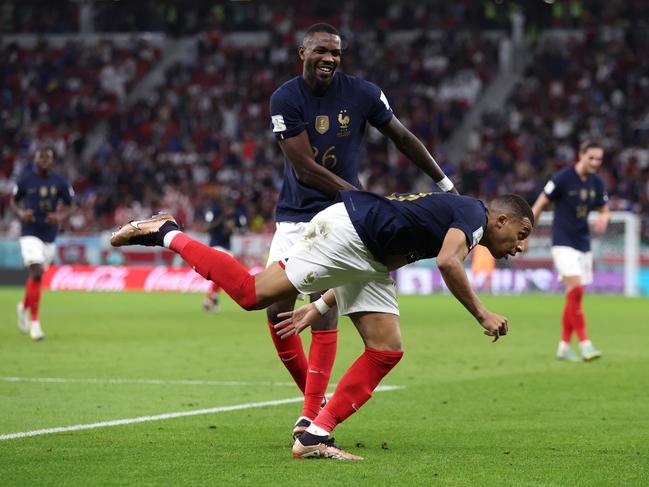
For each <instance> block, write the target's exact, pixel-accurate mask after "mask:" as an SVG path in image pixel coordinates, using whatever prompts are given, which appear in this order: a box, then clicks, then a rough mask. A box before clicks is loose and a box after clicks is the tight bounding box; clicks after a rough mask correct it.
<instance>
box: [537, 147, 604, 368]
mask: <svg viewBox="0 0 649 487" xmlns="http://www.w3.org/2000/svg"><path fill="white" fill-rule="evenodd" d="M603 159H604V149H603V148H602V146H601V145H600V144H599V143H598V142H595V141H585V142H583V143H582V144H581V146H580V147H579V160H578V161H577V163H576V164H574V166H572V167H566V168H564V169H562V170H560V171H559V172H557V173H556V174H555V175H554V176H553V177H552V178H551V179H550V181H548V183H547V184H546V185H545V187H544V188H543V192H542V193H541V194H540V195H539V196H538V198H537V200H536V202H535V203H534V205H533V206H532V210H533V211H534V216H535V218H537V219H538V218H539V216H540V214H541V211H543V208H545V207H546V206H547V205H548V204H549V203H550V202H553V203H554V220H553V222H552V259H553V261H554V265H555V267H556V269H557V272H558V273H559V279H561V280H563V283H564V285H565V293H566V304H565V308H564V310H563V318H562V323H563V331H562V334H561V341H560V342H559V348H558V350H557V358H558V359H559V360H570V361H577V360H579V356H578V355H577V354H576V353H575V352H574V351H573V350H572V349H571V348H570V341H571V339H572V334H573V332H574V333H576V334H577V338H578V339H579V347H580V349H581V356H582V358H583V359H584V360H586V361H589V360H593V359H596V358H598V357H600V356H601V355H602V354H601V352H600V351H599V350H597V349H596V348H595V347H594V346H593V344H592V343H591V341H590V340H589V339H588V334H587V333H586V320H585V318H584V311H583V309H582V305H581V301H582V297H583V295H584V286H586V285H588V284H590V283H591V282H592V281H593V255H592V253H591V249H590V230H589V228H588V214H589V213H590V211H591V210H597V211H599V213H600V215H599V218H598V219H597V221H596V222H595V226H594V230H595V232H596V233H600V234H601V233H604V232H605V231H606V227H607V226H608V220H609V210H608V205H607V201H608V195H607V193H606V188H605V186H604V182H603V181H602V179H601V178H600V177H599V176H597V174H596V173H597V170H598V169H599V168H600V166H601V165H602V161H603Z"/></svg>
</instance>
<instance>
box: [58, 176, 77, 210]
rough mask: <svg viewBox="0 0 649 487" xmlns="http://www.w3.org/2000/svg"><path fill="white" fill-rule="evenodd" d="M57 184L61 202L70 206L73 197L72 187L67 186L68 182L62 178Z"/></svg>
mask: <svg viewBox="0 0 649 487" xmlns="http://www.w3.org/2000/svg"><path fill="white" fill-rule="evenodd" d="M59 184H60V186H61V187H60V189H59V192H60V195H61V200H62V201H63V203H65V204H66V205H69V204H71V203H72V198H73V197H74V189H72V186H70V184H68V182H67V181H66V180H65V179H63V178H61V181H60V183H59Z"/></svg>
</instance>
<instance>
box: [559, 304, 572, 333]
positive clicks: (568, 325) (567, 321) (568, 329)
mask: <svg viewBox="0 0 649 487" xmlns="http://www.w3.org/2000/svg"><path fill="white" fill-rule="evenodd" d="M561 323H562V325H563V326H562V328H561V340H562V341H564V342H566V343H570V340H571V339H572V331H573V329H572V313H571V309H570V301H568V300H567V299H566V305H565V306H564V308H563V316H562V317H561Z"/></svg>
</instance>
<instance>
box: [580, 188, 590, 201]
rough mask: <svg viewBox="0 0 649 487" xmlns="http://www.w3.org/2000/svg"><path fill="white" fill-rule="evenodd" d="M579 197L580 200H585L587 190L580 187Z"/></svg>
mask: <svg viewBox="0 0 649 487" xmlns="http://www.w3.org/2000/svg"><path fill="white" fill-rule="evenodd" d="M579 199H580V200H582V201H586V200H587V199H588V190H587V189H582V190H580V191H579Z"/></svg>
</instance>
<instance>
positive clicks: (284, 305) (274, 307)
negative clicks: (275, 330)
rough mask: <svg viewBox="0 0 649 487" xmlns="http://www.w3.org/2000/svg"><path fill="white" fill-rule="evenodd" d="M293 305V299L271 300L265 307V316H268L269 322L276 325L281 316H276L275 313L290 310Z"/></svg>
mask: <svg viewBox="0 0 649 487" xmlns="http://www.w3.org/2000/svg"><path fill="white" fill-rule="evenodd" d="M262 301H263V299H262ZM261 304H263V303H261ZM294 306H295V300H292V301H280V302H273V303H271V304H270V305H269V306H268V307H266V317H267V318H268V321H269V322H271V323H272V324H273V325H276V324H277V323H279V322H280V321H282V319H283V318H278V317H277V315H278V314H279V313H284V312H287V311H292V310H293V307H294Z"/></svg>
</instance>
